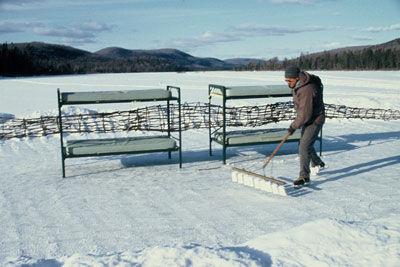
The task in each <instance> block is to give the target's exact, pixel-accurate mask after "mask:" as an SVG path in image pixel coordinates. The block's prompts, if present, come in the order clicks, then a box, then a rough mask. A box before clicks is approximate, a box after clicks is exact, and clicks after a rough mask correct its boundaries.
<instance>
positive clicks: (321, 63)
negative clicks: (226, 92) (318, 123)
mask: <svg viewBox="0 0 400 267" xmlns="http://www.w3.org/2000/svg"><path fill="white" fill-rule="evenodd" d="M290 65H296V66H299V67H300V68H301V69H305V70H398V69H400V49H390V48H389V49H372V48H366V49H363V50H360V51H344V52H340V53H331V52H323V53H318V54H312V55H304V54H302V55H301V56H300V57H298V58H296V59H290V60H289V59H285V60H279V59H278V58H273V59H270V60H267V61H261V62H259V63H257V64H256V63H253V62H250V63H249V64H248V65H247V66H240V67H237V68H236V70H283V69H285V68H286V67H287V66H290Z"/></svg>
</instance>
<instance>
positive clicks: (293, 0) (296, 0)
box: [270, 0, 318, 5]
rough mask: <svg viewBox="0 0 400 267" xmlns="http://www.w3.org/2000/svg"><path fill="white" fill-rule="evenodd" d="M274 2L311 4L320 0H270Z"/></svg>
mask: <svg viewBox="0 0 400 267" xmlns="http://www.w3.org/2000/svg"><path fill="white" fill-rule="evenodd" d="M270 1H271V3H273V4H298V5H310V4H312V3H314V2H317V1H318V0H270Z"/></svg>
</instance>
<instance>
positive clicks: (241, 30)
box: [233, 24, 326, 36]
mask: <svg viewBox="0 0 400 267" xmlns="http://www.w3.org/2000/svg"><path fill="white" fill-rule="evenodd" d="M323 30H326V28H323V27H319V26H310V27H284V26H269V25H262V24H240V25H237V26H235V27H233V31H234V32H236V33H238V34H241V35H244V36H274V35H275V36H276V35H286V34H293V33H302V32H314V31H323Z"/></svg>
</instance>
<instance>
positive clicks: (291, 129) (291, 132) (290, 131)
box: [288, 126, 296, 135]
mask: <svg viewBox="0 0 400 267" xmlns="http://www.w3.org/2000/svg"><path fill="white" fill-rule="evenodd" d="M295 131H296V129H293V128H292V126H290V127H289V130H288V133H289V134H290V135H292V134H293V133H294V132H295Z"/></svg>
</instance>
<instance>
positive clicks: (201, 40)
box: [162, 31, 241, 49]
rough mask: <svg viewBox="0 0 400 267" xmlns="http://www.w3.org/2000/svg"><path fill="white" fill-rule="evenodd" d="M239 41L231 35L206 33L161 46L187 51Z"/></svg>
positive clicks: (239, 38) (238, 38) (237, 37)
mask: <svg viewBox="0 0 400 267" xmlns="http://www.w3.org/2000/svg"><path fill="white" fill-rule="evenodd" d="M239 40H241V37H239V36H236V35H235V34H233V33H214V32H210V31H207V32H204V33H203V34H201V35H200V36H195V37H190V38H180V39H176V40H174V41H170V42H167V43H164V44H162V46H167V47H175V48H181V49H182V48H184V49H189V48H196V47H202V46H208V45H213V44H217V43H227V42H235V41H239Z"/></svg>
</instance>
